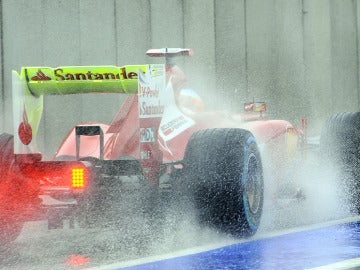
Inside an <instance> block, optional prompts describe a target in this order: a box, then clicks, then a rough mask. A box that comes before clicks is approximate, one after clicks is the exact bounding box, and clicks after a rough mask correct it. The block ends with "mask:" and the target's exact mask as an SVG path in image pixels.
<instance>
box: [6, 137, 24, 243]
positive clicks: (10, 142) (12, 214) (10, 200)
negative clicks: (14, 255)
mask: <svg viewBox="0 0 360 270" xmlns="http://www.w3.org/2000/svg"><path fill="white" fill-rule="evenodd" d="M13 162H14V138H13V136H12V135H9V134H6V133H3V134H1V135H0V250H4V249H7V247H8V246H9V245H10V244H11V243H12V242H13V241H14V240H15V239H16V238H17V237H18V236H19V234H20V232H21V229H22V227H23V223H24V222H23V221H22V220H21V218H20V215H19V213H18V212H17V211H16V210H17V208H16V205H17V203H16V201H14V199H16V197H17V196H16V193H15V192H16V189H17V188H18V187H14V184H11V182H12V181H11V172H10V169H11V166H12V164H13ZM14 194H15V196H14Z"/></svg>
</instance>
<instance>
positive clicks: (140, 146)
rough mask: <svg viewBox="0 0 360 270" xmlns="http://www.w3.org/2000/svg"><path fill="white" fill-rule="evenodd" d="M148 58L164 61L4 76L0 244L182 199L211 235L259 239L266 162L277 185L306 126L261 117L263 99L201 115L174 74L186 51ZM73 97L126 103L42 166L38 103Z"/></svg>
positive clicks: (79, 131) (82, 128) (83, 129)
mask: <svg viewBox="0 0 360 270" xmlns="http://www.w3.org/2000/svg"><path fill="white" fill-rule="evenodd" d="M147 55H148V56H150V57H163V58H165V59H166V64H165V65H163V64H156V65H137V66H123V67H114V66H98V67H97V66H83V67H59V68H46V67H25V68H22V71H21V73H20V74H18V73H17V72H13V100H14V126H15V134H14V136H11V135H9V134H2V135H1V137H0V168H1V183H0V185H1V193H0V200H1V204H0V215H1V220H0V241H1V243H3V244H5V243H9V242H11V241H12V240H14V239H15V238H16V237H17V235H18V234H19V232H20V230H21V227H22V225H23V223H24V222H26V221H28V220H37V219H44V218H46V219H48V224H49V228H58V227H61V226H62V221H63V219H67V218H69V219H70V220H71V221H74V220H75V221H76V220H77V221H78V222H79V224H82V225H85V226H88V225H91V224H97V222H99V220H105V221H106V222H108V221H109V220H112V221H113V222H115V223H116V222H119V220H121V215H120V216H119V215H117V214H116V213H115V212H116V211H117V210H116V211H115V210H114V209H115V208H116V209H118V208H121V207H120V206H121V205H126V204H127V197H132V198H134V197H135V198H136V199H135V200H133V202H134V201H135V204H138V206H139V209H141V211H139V212H137V213H140V212H141V213H142V212H144V211H143V210H146V211H145V212H149V211H150V212H151V211H153V210H154V209H155V208H156V207H155V204H158V201H159V199H162V198H169V197H170V198H172V199H174V198H179V199H180V198H181V199H182V200H185V201H187V202H190V203H191V205H192V206H193V207H194V208H195V209H196V211H197V213H198V217H199V222H201V223H204V224H207V225H210V226H212V227H213V228H215V229H216V230H218V231H221V232H224V233H227V234H230V235H232V236H235V237H247V236H251V235H253V234H254V233H256V231H257V229H258V227H259V224H260V220H261V215H262V208H263V200H264V180H263V178H264V176H263V159H266V158H268V159H269V160H270V164H271V165H270V166H269V168H270V169H273V172H274V173H273V174H275V175H277V177H278V178H279V179H281V177H282V176H281V174H282V173H283V171H282V170H281V168H282V167H284V164H286V162H287V161H289V160H291V159H292V158H293V157H294V155H295V153H296V151H297V148H298V147H299V146H301V145H302V143H303V142H304V138H305V135H304V128H305V123H303V127H302V129H301V130H298V129H296V128H295V127H294V126H293V125H292V124H291V123H289V122H288V121H285V120H269V119H267V117H266V116H265V110H266V103H265V102H250V103H248V104H245V111H246V112H245V113H243V114H236V115H229V114H226V113H222V112H208V111H205V110H204V104H203V101H202V100H201V98H200V97H199V96H198V94H197V93H196V92H195V91H193V90H192V89H191V88H189V85H188V84H187V82H186V78H185V76H184V74H183V72H182V71H181V70H180V69H179V67H178V66H176V65H175V59H176V57H178V56H189V55H191V50H190V49H181V48H166V49H152V50H149V51H148V52H147ZM80 93H120V94H127V97H126V99H125V101H124V103H123V104H122V106H121V108H120V109H119V111H118V112H117V114H116V116H115V118H114V120H113V121H112V122H111V123H110V124H104V123H83V124H78V125H76V126H74V128H73V129H72V130H71V131H70V132H69V133H68V135H67V136H66V137H65V139H64V140H63V142H62V144H61V145H60V147H59V149H58V151H57V152H56V155H55V157H54V159H53V160H50V161H48V160H43V156H42V155H41V153H39V151H38V149H37V144H36V135H37V132H38V126H39V123H40V119H41V114H42V108H43V96H44V95H68V94H80ZM279 183H280V182H277V183H274V186H276V187H277V186H278V185H279V186H280V184H279ZM277 189H278V188H277ZM278 190H281V188H279V189H278ZM169 194H171V195H170V196H168V195H169ZM128 195H129V196H128ZM44 197H47V198H52V199H55V200H56V202H57V203H55V204H48V203H46V200H44ZM132 214H134V213H132Z"/></svg>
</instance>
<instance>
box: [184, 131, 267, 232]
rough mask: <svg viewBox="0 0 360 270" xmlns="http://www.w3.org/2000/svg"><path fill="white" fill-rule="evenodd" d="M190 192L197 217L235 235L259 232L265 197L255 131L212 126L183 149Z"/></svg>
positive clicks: (197, 134) (202, 221)
mask: <svg viewBox="0 0 360 270" xmlns="http://www.w3.org/2000/svg"><path fill="white" fill-rule="evenodd" d="M184 172H185V179H186V187H185V188H186V192H187V194H188V195H189V197H190V199H191V200H192V201H193V203H194V206H195V208H196V209H197V211H198V214H199V220H200V222H201V223H203V224H208V225H210V226H211V227H213V228H215V229H216V230H218V231H220V232H224V233H226V234H230V235H231V236H235V237H248V236H251V235H253V234H255V233H256V231H257V229H258V227H259V224H260V218H261V214H262V208H263V200H264V195H263V193H264V183H263V171H262V163H261V158H260V154H259V151H258V148H257V144H256V141H255V139H254V137H253V135H252V134H251V133H250V132H249V131H247V130H243V129H209V130H202V131H199V132H197V133H195V134H193V136H192V137H191V138H190V140H189V142H188V145H187V147H186V151H185V157H184Z"/></svg>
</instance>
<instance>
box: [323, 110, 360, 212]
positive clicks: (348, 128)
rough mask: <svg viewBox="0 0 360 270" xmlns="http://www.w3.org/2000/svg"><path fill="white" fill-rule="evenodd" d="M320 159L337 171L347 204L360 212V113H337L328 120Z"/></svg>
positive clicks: (325, 125)
mask: <svg viewBox="0 0 360 270" xmlns="http://www.w3.org/2000/svg"><path fill="white" fill-rule="evenodd" d="M320 157H321V159H322V160H323V161H324V163H326V164H327V165H326V166H329V167H330V168H336V170H337V174H338V175H337V179H338V180H339V182H340V186H341V188H342V189H343V193H344V195H345V197H344V200H345V202H346V203H349V204H350V209H351V210H352V211H353V212H355V213H360V112H344V113H337V114H334V115H332V116H331V117H329V118H328V119H327V121H326V122H325V124H324V126H323V128H322V131H321V138H320Z"/></svg>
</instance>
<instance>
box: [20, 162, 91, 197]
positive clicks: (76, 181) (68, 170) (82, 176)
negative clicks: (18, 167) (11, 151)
mask: <svg viewBox="0 0 360 270" xmlns="http://www.w3.org/2000/svg"><path fill="white" fill-rule="evenodd" d="M22 174H23V175H25V176H27V177H28V178H31V179H34V180H36V181H39V182H38V183H39V184H40V185H41V187H42V188H43V189H44V190H58V189H59V190H64V189H67V190H72V191H76V192H82V191H84V190H85V189H86V188H87V185H88V182H89V180H88V179H89V177H91V167H90V164H89V163H86V164H85V163H84V162H78V161H41V162H35V163H31V164H26V165H25V166H23V168H22Z"/></svg>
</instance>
